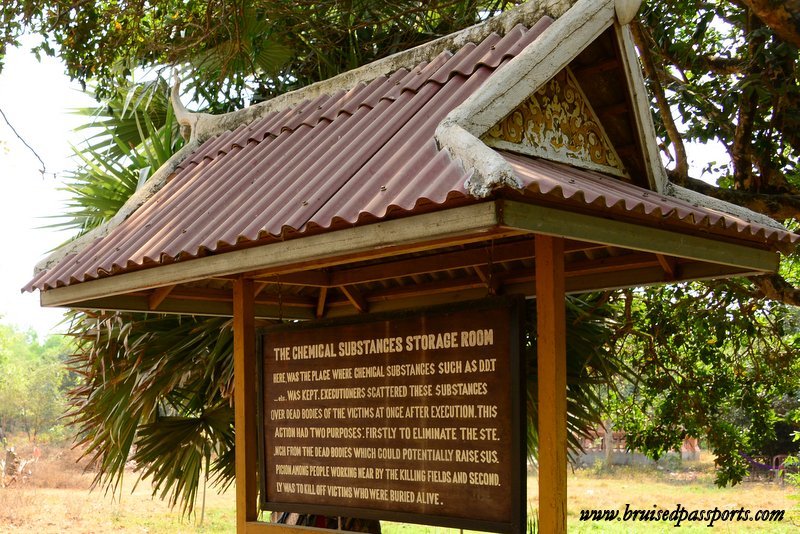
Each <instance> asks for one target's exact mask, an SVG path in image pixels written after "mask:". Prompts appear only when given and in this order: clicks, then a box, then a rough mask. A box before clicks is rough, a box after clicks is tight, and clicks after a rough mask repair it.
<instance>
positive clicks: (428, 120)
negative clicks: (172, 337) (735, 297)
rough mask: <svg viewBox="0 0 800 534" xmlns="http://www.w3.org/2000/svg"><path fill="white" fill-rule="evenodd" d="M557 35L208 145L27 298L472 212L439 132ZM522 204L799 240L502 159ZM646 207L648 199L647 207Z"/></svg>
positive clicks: (369, 89) (447, 63)
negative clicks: (243, 249)
mask: <svg viewBox="0 0 800 534" xmlns="http://www.w3.org/2000/svg"><path fill="white" fill-rule="evenodd" d="M550 23H551V21H550V19H542V20H541V21H539V23H537V24H536V25H535V26H533V27H532V28H530V29H527V28H525V27H522V26H517V27H516V28H514V29H513V30H512V31H510V32H508V33H507V34H506V35H505V36H503V37H500V36H498V35H496V34H495V35H491V36H490V37H488V38H486V39H485V40H484V41H482V42H481V43H479V44H468V45H466V46H464V47H462V48H461V49H459V50H458V51H457V52H456V53H455V54H452V53H449V52H445V53H442V54H441V55H439V56H438V57H437V58H436V59H434V60H433V61H431V62H429V63H423V64H420V65H418V66H417V67H416V68H414V69H412V70H410V71H409V70H405V69H403V70H399V71H397V72H395V73H393V74H391V75H389V76H384V77H380V78H377V79H375V80H373V81H372V82H370V83H367V84H363V83H362V84H359V85H357V86H356V87H353V88H352V89H350V90H349V91H339V92H336V93H334V94H329V95H323V96H319V97H317V98H315V99H312V100H308V101H305V102H303V103H301V104H300V105H298V106H296V107H294V108H291V109H285V110H282V111H279V112H273V113H271V114H269V115H267V116H265V117H263V118H261V119H259V120H258V121H256V122H253V123H251V124H248V125H243V126H241V127H239V128H237V129H236V130H233V131H230V132H227V133H225V134H222V135H219V136H218V137H216V138H213V139H210V140H208V141H207V142H206V143H204V144H203V145H202V146H201V147H200V148H199V149H198V150H197V151H196V152H195V153H194V154H193V155H192V156H191V157H190V158H188V159H187V160H185V161H184V162H183V163H182V164H181V165H180V166H179V167H178V168H177V170H176V172H175V174H174V176H173V177H172V178H171V179H170V181H169V182H168V183H167V184H166V185H165V186H164V187H163V188H162V189H161V190H160V191H158V192H157V193H156V194H155V195H154V196H153V197H151V198H150V199H149V200H148V201H147V202H146V203H145V204H144V205H143V206H142V207H141V208H139V209H138V210H137V211H136V212H134V213H133V214H132V215H131V216H130V217H129V218H128V219H126V220H125V221H123V222H122V223H121V224H120V225H119V226H117V227H116V228H114V229H113V230H111V231H110V233H109V234H108V235H107V236H105V237H103V238H98V239H97V240H96V241H94V242H93V243H91V244H90V245H88V246H86V247H85V248H84V249H83V250H81V251H80V252H78V253H77V254H73V255H71V256H68V257H66V258H64V259H63V260H62V261H61V262H59V263H58V264H57V265H56V266H55V267H53V268H51V269H49V270H48V271H45V272H42V273H40V274H39V275H37V277H36V278H35V279H34V280H32V281H31V282H30V283H29V284H28V286H27V287H26V289H27V290H32V289H34V288H35V289H40V290H42V289H48V288H54V287H59V286H63V285H69V284H73V283H76V282H82V281H86V280H91V279H94V278H98V277H102V276H105V275H108V274H114V273H117V272H120V271H125V270H129V269H132V268H137V267H140V266H143V265H149V264H157V263H164V262H169V261H172V260H173V259H175V258H181V259H183V258H191V257H196V256H198V255H202V254H205V253H206V251H211V252H213V251H216V250H218V249H220V248H225V249H228V248H230V247H233V246H237V245H238V246H242V245H246V244H248V243H251V242H254V241H257V240H259V239H265V238H269V237H270V236H272V237H273V238H276V237H280V236H282V235H285V233H286V232H287V231H290V232H304V231H308V230H310V229H315V228H316V229H325V228H330V227H331V226H332V225H334V224H336V223H337V222H345V223H348V224H354V223H357V222H359V221H360V220H362V219H363V218H365V217H371V218H378V219H380V218H383V217H385V216H386V215H387V213H389V212H390V211H392V210H403V211H413V210H415V209H419V207H420V206H421V205H422V204H434V205H438V206H442V205H444V204H447V203H449V202H452V201H454V200H455V199H459V200H460V201H462V202H463V201H469V200H470V199H469V198H468V193H467V191H466V189H465V187H464V183H465V181H466V179H467V178H468V176H469V174H468V171H466V170H465V169H464V168H463V167H462V166H461V165H460V164H459V163H457V162H454V161H453V160H452V159H451V158H450V156H449V155H448V154H447V153H446V152H445V151H442V150H439V148H438V147H437V145H436V142H435V140H434V132H435V129H436V127H437V125H438V124H439V123H440V122H441V120H442V119H443V118H444V117H445V116H446V115H447V114H448V113H449V112H450V111H451V110H453V108H455V107H456V106H457V105H459V104H460V103H461V102H463V101H464V100H465V99H466V98H467V97H468V96H469V95H471V94H472V93H474V92H475V91H476V89H477V88H478V87H480V86H481V85H482V84H484V83H487V81H488V83H491V75H492V73H493V72H495V71H496V70H497V69H498V68H500V67H501V66H502V65H503V64H504V63H506V62H507V61H508V60H509V59H510V58H512V57H513V56H514V55H515V54H517V53H518V52H519V51H520V50H522V49H524V48H525V47H527V46H528V45H529V44H530V43H532V42H533V41H534V40H535V39H536V37H538V35H539V34H541V32H542V31H544V29H545V28H546V27H547V26H549V25H550ZM504 156H505V157H506V158H507V160H508V161H509V162H510V163H511V164H512V166H513V167H514V169H515V170H516V172H517V173H518V175H519V176H520V179H521V180H522V181H523V183H525V185H526V189H527V192H528V193H529V194H532V195H534V196H540V197H542V198H548V199H552V198H558V199H559V200H562V201H568V202H572V203H577V204H581V205H583V206H584V207H586V206H588V207H592V206H602V207H603V208H604V209H607V210H611V211H613V212H618V213H623V214H644V215H647V216H651V217H652V216H658V217H659V218H661V219H664V220H665V221H668V222H669V221H673V222H676V223H683V222H688V221H692V222H691V224H708V225H709V226H710V227H714V228H719V229H720V230H721V231H723V232H728V233H735V234H737V235H738V234H742V235H744V234H747V235H750V236H756V235H758V236H761V237H762V238H763V239H765V240H776V241H787V240H793V239H794V237H793V234H789V233H788V232H782V233H781V232H780V231H778V230H774V229H766V228H763V227H761V226H759V225H755V224H748V223H747V222H746V221H741V220H738V219H736V218H735V217H731V216H728V215H724V214H720V213H718V212H714V211H713V210H708V209H705V208H700V207H696V206H691V205H689V204H686V203H682V202H681V201H678V200H676V199H672V198H666V197H662V196H660V195H657V194H655V193H652V192H647V191H645V190H643V189H640V188H637V187H635V186H632V185H629V184H624V183H621V182H619V181H617V180H613V179H610V178H604V177H602V176H601V175H599V174H597V173H589V172H586V171H579V170H576V169H571V168H569V167H566V166H562V165H557V164H548V163H547V162H542V161H536V160H532V159H531V158H527V157H521V156H515V155H512V154H504ZM648 195H650V196H649V197H648Z"/></svg>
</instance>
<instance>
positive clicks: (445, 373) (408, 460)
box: [259, 299, 525, 532]
mask: <svg viewBox="0 0 800 534" xmlns="http://www.w3.org/2000/svg"><path fill="white" fill-rule="evenodd" d="M522 307H523V306H522V303H521V302H520V301H519V300H508V299H485V300H481V301H476V302H472V303H470V304H468V305H467V306H464V305H461V306H459V307H457V308H454V307H448V308H432V309H428V310H421V311H409V312H403V313H393V314H388V315H387V314H384V315H367V316H361V317H359V318H355V319H353V318H351V319H345V320H334V321H325V322H312V323H304V324H297V323H295V324H291V325H281V326H278V327H272V328H268V329H265V331H264V332H263V333H262V335H261V338H260V349H259V350H260V354H261V358H260V360H261V361H260V363H261V368H260V371H259V372H260V375H261V376H260V378H261V398H262V405H261V406H260V407H259V408H260V409H261V412H260V419H261V422H260V425H259V430H260V433H261V436H260V437H259V441H260V443H259V445H260V464H261V470H260V474H259V476H260V480H261V506H262V508H263V509H265V510H276V511H287V512H305V513H318V514H325V515H338V516H345V517H348V516H349V517H366V518H373V519H384V520H393V521H405V522H415V523H426V524H433V525H440V526H450V527H456V528H473V529H479V530H485V531H494V532H521V531H522V529H523V528H524V527H523V525H524V514H525V506H524V502H523V501H524V498H525V497H524V496H525V488H524V484H523V481H524V471H525V462H524V456H525V455H524V439H525V438H524V436H525V433H524V432H523V431H522V428H523V424H524V423H523V421H524V405H523V403H522V402H521V400H520V392H521V391H524V379H525V378H524V377H525V373H524V371H523V369H524V368H523V367H522V363H521V361H520V357H519V355H520V335H521V328H520V318H521V311H520V310H521V308H522Z"/></svg>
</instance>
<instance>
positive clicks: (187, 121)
mask: <svg viewBox="0 0 800 534" xmlns="http://www.w3.org/2000/svg"><path fill="white" fill-rule="evenodd" d="M573 3H574V1H573V0H530V1H528V2H525V3H524V4H521V5H519V6H517V7H515V8H513V9H511V10H509V11H504V12H503V13H501V14H499V15H497V16H495V17H492V18H489V19H487V20H485V21H483V22H481V23H478V24H475V25H474V26H470V27H469V28H466V29H464V30H461V31H459V32H456V33H453V34H450V35H446V36H444V37H440V38H439V39H436V40H434V41H430V42H428V43H424V44H422V45H419V46H417V47H415V48H412V49H410V50H404V51H401V52H398V53H396V54H392V55H391V56H387V57H385V58H383V59H379V60H377V61H374V62H372V63H369V64H367V65H364V66H361V67H359V68H357V69H353V70H350V71H347V72H343V73H341V74H338V75H337V76H334V77H332V78H328V79H327V80H321V81H319V82H316V83H313V84H311V85H307V86H305V87H302V88H300V89H297V90H295V91H291V92H289V93H284V94H282V95H278V96H276V97H274V98H272V99H270V100H266V101H264V102H259V103H258V104H254V105H252V106H248V107H246V108H243V109H240V110H237V111H232V112H230V113H225V114H222V115H211V114H209V113H192V112H189V111H188V110H187V109H186V108H185V107H184V106H183V104H182V103H181V102H180V99H179V98H178V95H177V91H174V90H173V92H172V101H173V106H174V107H175V112H176V116H177V118H178V122H179V123H180V124H181V126H182V127H183V128H185V129H188V130H189V132H190V135H191V139H192V140H193V141H194V140H197V141H199V142H201V143H202V142H203V141H205V140H207V139H209V138H211V137H214V136H215V135H219V134H221V133H223V132H226V131H230V130H234V129H236V128H237V127H239V126H241V125H242V124H250V123H252V122H255V121H256V120H258V119H260V118H262V117H264V116H266V115H268V114H269V113H272V112H275V111H280V110H283V109H286V108H290V107H292V106H295V105H297V104H299V103H301V102H303V101H306V100H312V99H314V98H315V97H317V96H320V95H323V94H330V93H333V92H335V91H337V90H342V89H344V90H349V89H350V88H352V87H354V86H356V85H357V84H359V83H361V82H365V83H368V82H370V81H372V80H374V79H376V78H378V77H380V76H384V75H387V74H390V73H392V72H395V71H397V70H399V69H403V68H406V69H409V70H410V69H413V68H414V67H415V66H417V65H419V64H420V63H423V62H426V61H432V60H433V59H435V58H436V57H437V56H438V55H439V54H441V53H442V52H444V51H447V50H457V49H459V48H461V47H463V46H464V45H466V44H469V43H479V42H481V41H482V40H483V39H485V38H487V37H488V36H489V35H491V34H492V33H497V34H499V35H500V36H504V35H505V34H506V33H508V32H510V31H512V30H513V29H514V28H515V27H516V26H517V25H519V24H523V25H526V26H531V25H533V24H534V23H536V22H537V21H538V20H539V19H541V18H542V17H545V16H549V17H552V18H558V17H560V16H561V15H563V14H564V13H565V12H566V11H567V10H568V9H569V8H570V7H571V6H572V4H573Z"/></svg>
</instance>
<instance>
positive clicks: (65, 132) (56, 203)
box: [0, 45, 93, 336]
mask: <svg viewBox="0 0 800 534" xmlns="http://www.w3.org/2000/svg"><path fill="white" fill-rule="evenodd" d="M29 49H30V45H28V46H27V47H25V46H23V47H21V48H18V49H11V50H9V51H8V54H7V56H6V59H5V62H4V67H3V71H2V73H0V109H1V110H2V111H3V113H4V114H5V115H6V117H7V118H8V120H9V122H10V123H11V124H12V125H13V126H14V128H15V129H16V130H17V131H18V132H19V134H20V135H21V136H22V138H23V139H24V140H25V141H26V142H27V143H28V144H29V145H31V146H32V147H33V149H34V150H35V151H36V152H37V153H38V154H39V156H40V157H41V158H42V160H44V163H45V168H46V171H47V174H46V175H44V176H43V175H42V173H41V172H40V169H41V168H42V164H41V163H40V162H39V160H38V159H37V158H36V156H34V155H33V153H31V152H30V150H29V149H28V148H26V147H25V145H24V144H23V143H22V142H21V141H20V140H19V139H17V137H16V136H15V135H14V133H13V132H12V130H11V129H10V128H9V126H8V125H7V124H6V122H5V121H4V120H3V119H2V117H0V181H2V188H0V191H2V194H0V232H2V234H1V235H2V241H3V246H2V249H0V250H2V252H0V316H2V318H0V321H2V322H4V323H6V324H14V325H17V326H18V327H20V328H22V329H23V330H27V329H28V328H33V329H34V330H36V332H37V333H38V334H39V335H40V336H45V335H47V334H49V333H57V332H62V331H64V328H63V327H62V328H60V329H59V328H56V325H58V323H60V322H61V318H62V315H63V310H60V309H53V308H50V309H48V308H41V307H40V306H39V294H38V292H37V293H33V294H31V293H26V294H22V293H20V288H21V287H22V286H23V285H25V284H26V283H27V282H28V281H29V280H30V279H31V278H32V275H33V267H34V265H35V264H36V263H37V262H38V261H39V260H41V259H42V258H43V257H44V256H46V255H47V252H48V251H49V250H51V249H53V248H55V247H56V246H58V245H59V244H60V243H62V242H64V241H65V240H66V239H67V238H68V237H69V235H70V234H68V233H64V232H55V231H53V230H52V229H42V228H41V227H42V226H44V225H47V224H50V223H51V221H50V220H48V219H47V217H49V216H52V215H54V214H59V213H63V211H64V207H63V206H64V199H65V195H64V193H62V192H60V191H59V190H58V189H59V188H60V187H61V186H62V185H63V183H64V176H65V172H64V171H65V170H67V169H69V168H70V166H71V162H70V160H69V156H70V154H71V150H70V143H72V144H76V143H78V142H79V141H80V139H81V137H79V136H78V135H77V134H75V133H73V132H72V130H73V129H74V128H75V127H76V126H77V125H79V124H80V123H81V120H82V119H81V118H80V117H77V116H73V115H72V114H71V113H70V110H72V109H75V108H77V107H81V106H87V105H91V104H92V102H93V100H92V99H91V98H90V97H88V96H87V95H85V94H82V93H81V91H80V86H79V85H78V84H76V83H70V81H69V78H67V77H66V76H65V75H64V74H63V72H64V68H63V66H62V65H61V64H60V63H59V62H58V61H56V60H53V59H46V58H45V59H43V60H42V62H41V63H40V62H38V61H37V60H36V58H35V57H34V56H33V55H32V54H31V53H30V52H29V51H28V50H29Z"/></svg>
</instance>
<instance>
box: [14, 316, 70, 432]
mask: <svg viewBox="0 0 800 534" xmlns="http://www.w3.org/2000/svg"><path fill="white" fill-rule="evenodd" d="M72 351H73V347H72V345H71V343H70V341H69V340H68V339H67V338H65V337H63V336H51V337H49V338H47V339H46V340H45V341H44V343H40V342H39V340H38V339H37V336H36V334H35V333H33V332H32V331H29V332H27V333H23V332H20V331H18V330H17V329H16V328H14V327H11V326H8V325H4V324H0V429H2V430H3V433H8V432H11V431H24V432H26V433H27V435H28V438H29V439H35V438H37V436H38V435H39V434H41V433H43V432H49V431H51V430H52V429H54V428H56V427H57V426H58V423H59V420H60V418H61V417H62V415H63V414H64V410H65V408H66V392H67V390H68V389H69V387H70V385H71V383H72V382H73V381H74V377H73V376H71V375H69V374H68V373H67V371H66V369H65V367H64V361H65V360H66V359H67V357H68V356H69V355H70V354H71V353H72Z"/></svg>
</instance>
